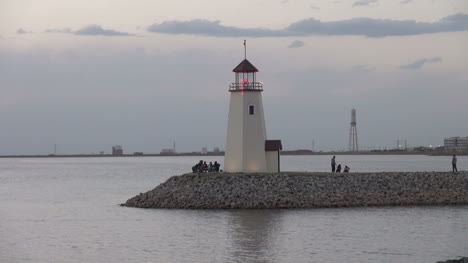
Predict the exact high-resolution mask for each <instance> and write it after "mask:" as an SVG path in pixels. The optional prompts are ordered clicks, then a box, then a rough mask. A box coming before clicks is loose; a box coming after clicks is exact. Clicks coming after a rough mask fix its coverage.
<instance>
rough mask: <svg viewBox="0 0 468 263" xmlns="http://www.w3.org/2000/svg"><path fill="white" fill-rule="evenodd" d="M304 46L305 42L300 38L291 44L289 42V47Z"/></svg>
mask: <svg viewBox="0 0 468 263" xmlns="http://www.w3.org/2000/svg"><path fill="white" fill-rule="evenodd" d="M303 46H304V42H302V41H300V40H294V41H293V42H292V43H291V44H289V46H288V48H300V47H303Z"/></svg>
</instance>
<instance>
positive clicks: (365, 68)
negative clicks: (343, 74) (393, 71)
mask: <svg viewBox="0 0 468 263" xmlns="http://www.w3.org/2000/svg"><path fill="white" fill-rule="evenodd" d="M351 70H352V71H356V72H372V71H375V67H371V66H367V65H356V66H353V67H352V68H351Z"/></svg>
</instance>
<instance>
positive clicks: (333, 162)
mask: <svg viewBox="0 0 468 263" xmlns="http://www.w3.org/2000/svg"><path fill="white" fill-rule="evenodd" d="M331 166H332V173H334V172H335V166H336V162H335V156H333V158H332V159H331Z"/></svg>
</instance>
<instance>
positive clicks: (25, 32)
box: [16, 27, 28, 35]
mask: <svg viewBox="0 0 468 263" xmlns="http://www.w3.org/2000/svg"><path fill="white" fill-rule="evenodd" d="M27 33H28V32H27V31H25V30H24V29H23V28H21V27H20V28H19V29H18V30H16V34H20V35H22V34H27Z"/></svg>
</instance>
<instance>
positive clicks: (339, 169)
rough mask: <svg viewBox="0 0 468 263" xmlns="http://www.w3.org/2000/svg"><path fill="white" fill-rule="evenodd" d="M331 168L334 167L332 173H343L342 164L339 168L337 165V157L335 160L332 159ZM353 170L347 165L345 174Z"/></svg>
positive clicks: (344, 170)
mask: <svg viewBox="0 0 468 263" xmlns="http://www.w3.org/2000/svg"><path fill="white" fill-rule="evenodd" d="M331 167H332V173H335V172H336V173H341V164H338V166H337V165H336V161H335V156H333V158H332V159H331ZM350 170H351V168H349V166H347V165H345V167H344V169H343V173H349V171H350Z"/></svg>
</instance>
